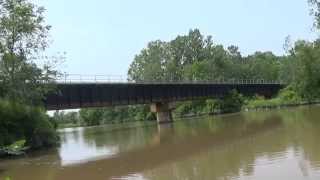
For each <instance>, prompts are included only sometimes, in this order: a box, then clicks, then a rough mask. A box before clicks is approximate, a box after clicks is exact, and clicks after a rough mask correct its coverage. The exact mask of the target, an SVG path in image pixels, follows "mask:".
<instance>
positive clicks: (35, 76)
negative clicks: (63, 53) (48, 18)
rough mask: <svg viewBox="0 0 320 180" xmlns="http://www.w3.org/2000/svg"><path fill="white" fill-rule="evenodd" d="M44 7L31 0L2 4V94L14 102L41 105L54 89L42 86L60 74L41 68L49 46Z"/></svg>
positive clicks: (0, 10) (3, 2) (9, 0)
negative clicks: (30, 0) (38, 62)
mask: <svg viewBox="0 0 320 180" xmlns="http://www.w3.org/2000/svg"><path fill="white" fill-rule="evenodd" d="M44 11H45V9H44V8H43V7H37V6H36V5H34V4H32V3H31V2H28V1H27V0H3V1H0V83H1V87H2V88H1V91H2V92H1V95H2V96H6V97H7V98H9V99H12V100H14V101H22V102H24V103H28V104H39V103H40V102H41V101H40V100H41V99H43V95H44V94H45V93H46V92H47V91H48V90H50V89H51V86H48V83H46V85H44V84H41V82H43V81H46V82H48V81H50V80H52V78H53V77H54V76H55V75H56V74H57V71H55V70H53V68H52V66H50V64H48V63H45V65H44V66H43V67H39V66H38V65H37V64H36V63H35V62H36V60H40V58H39V57H40V53H41V52H43V51H44V50H45V49H46V47H47V46H48V31H49V30H50V26H48V25H46V24H45V20H44V16H43V13H44Z"/></svg>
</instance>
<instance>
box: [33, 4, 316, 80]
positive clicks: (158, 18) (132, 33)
mask: <svg viewBox="0 0 320 180" xmlns="http://www.w3.org/2000/svg"><path fill="white" fill-rule="evenodd" d="M35 1H36V2H37V3H38V4H40V5H43V6H45V7H46V9H47V12H46V17H47V22H48V24H50V25H52V27H53V28H52V31H51V39H52V41H53V42H52V44H51V46H50V48H49V50H48V53H50V54H54V53H57V52H66V53H67V54H66V62H65V63H64V65H63V66H61V67H60V68H61V70H62V71H63V72H68V73H76V74H104V75H106V74H112V75H125V74H126V73H127V70H128V67H129V65H130V63H131V62H132V61H133V58H134V56H135V54H138V53H139V52H140V50H141V49H142V48H144V47H145V46H146V45H147V43H148V42H149V41H152V40H157V39H161V40H171V39H173V38H175V37H176V36H177V35H179V34H186V33H187V32H188V31H189V30H190V29H192V28H198V29H200V31H201V32H202V33H203V34H205V35H212V36H213V38H214V41H215V43H217V44H223V45H224V46H229V45H237V46H239V48H240V50H241V52H242V53H243V54H250V53H253V52H255V51H273V52H275V53H276V54H283V53H284V50H283V44H284V40H285V37H286V36H287V35H290V36H291V37H292V39H293V40H296V39H309V40H310V39H314V38H315V37H316V35H315V33H314V32H312V30H311V29H312V21H313V19H312V17H311V16H309V7H308V4H307V0H232V1H231V0H158V1H155V0H134V1H133V0H90V1H83V0H35Z"/></svg>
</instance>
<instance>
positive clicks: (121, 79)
mask: <svg viewBox="0 0 320 180" xmlns="http://www.w3.org/2000/svg"><path fill="white" fill-rule="evenodd" d="M55 82H56V83H65V84H76V83H95V84H100V83H126V84H128V83H131V84H137V83H140V84H141V83H144V84H170V83H172V84H284V82H282V81H276V80H264V79H215V80H141V81H135V80H130V79H129V78H128V77H127V76H123V75H83V74H63V75H60V76H58V77H57V78H56V79H55Z"/></svg>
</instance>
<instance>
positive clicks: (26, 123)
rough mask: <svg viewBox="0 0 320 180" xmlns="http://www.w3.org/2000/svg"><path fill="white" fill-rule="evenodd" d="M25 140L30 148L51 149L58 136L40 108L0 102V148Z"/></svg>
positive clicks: (4, 101)
mask: <svg viewBox="0 0 320 180" xmlns="http://www.w3.org/2000/svg"><path fill="white" fill-rule="evenodd" d="M18 140H25V141H26V145H27V146H30V147H31V148H41V147H51V146H54V145H56V143H57V142H58V136H57V134H56V131H55V129H54V127H53V125H52V124H51V122H50V118H49V116H48V115H47V114H46V113H45V111H44V110H43V109H41V108H33V107H30V106H26V105H22V104H18V103H14V102H9V101H6V100H0V146H8V145H10V144H13V143H14V142H16V141H18Z"/></svg>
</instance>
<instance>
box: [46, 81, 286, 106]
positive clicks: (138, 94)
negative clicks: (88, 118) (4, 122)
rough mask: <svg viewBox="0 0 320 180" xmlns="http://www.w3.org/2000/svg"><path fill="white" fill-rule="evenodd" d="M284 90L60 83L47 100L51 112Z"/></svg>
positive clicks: (277, 85) (219, 85) (248, 86)
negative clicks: (231, 93)
mask: <svg viewBox="0 0 320 180" xmlns="http://www.w3.org/2000/svg"><path fill="white" fill-rule="evenodd" d="M282 87H283V85H282V84H280V83H266V82H264V83H248V82H247V83H243V84H241V83H237V84H232V83H212V82H211V83H210V82H181V83H179V82H137V83H128V82H127V83H122V82H115V83H92V82H88V83H86V82H78V83H59V84H57V89H58V91H57V92H56V93H51V94H49V95H48V96H47V97H46V100H45V106H46V108H47V110H59V109H76V108H88V107H106V106H116V105H134V104H150V103H156V102H171V101H185V100H193V99H199V98H220V97H223V96H225V95H226V94H227V93H228V92H229V91H230V90H232V89H235V90H237V91H238V92H239V93H241V94H243V95H246V96H250V95H255V94H258V95H262V96H266V97H271V96H272V95H275V94H277V93H278V91H279V90H280V89H281V88H282Z"/></svg>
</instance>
